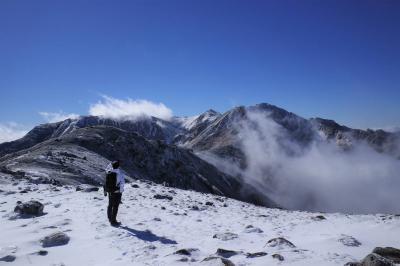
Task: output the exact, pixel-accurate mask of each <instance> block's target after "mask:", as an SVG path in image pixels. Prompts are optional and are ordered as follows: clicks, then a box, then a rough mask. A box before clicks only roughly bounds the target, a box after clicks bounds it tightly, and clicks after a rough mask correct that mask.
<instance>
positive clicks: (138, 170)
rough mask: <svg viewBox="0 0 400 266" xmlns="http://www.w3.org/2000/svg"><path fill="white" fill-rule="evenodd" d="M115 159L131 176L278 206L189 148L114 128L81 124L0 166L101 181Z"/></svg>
mask: <svg viewBox="0 0 400 266" xmlns="http://www.w3.org/2000/svg"><path fill="white" fill-rule="evenodd" d="M115 159H120V160H121V162H122V164H121V167H122V169H123V170H124V171H126V173H127V174H128V175H129V176H131V177H133V178H140V179H147V180H152V181H154V182H157V183H166V184H168V185H170V186H172V187H178V188H182V189H192V190H196V191H200V192H206V193H212V194H217V195H224V196H227V197H232V198H236V199H240V200H244V201H249V202H253V203H257V204H261V205H265V206H274V203H273V202H272V201H270V200H269V199H268V197H266V196H264V195H262V194H260V193H257V192H256V191H255V190H254V188H252V187H251V186H249V185H246V184H243V183H241V182H239V181H238V180H236V179H235V178H233V177H232V176H229V175H227V174H224V173H222V172H220V171H218V169H216V168H215V167H214V166H212V165H210V164H209V163H207V162H205V161H203V160H201V159H200V158H198V157H197V156H195V155H194V154H193V153H191V152H190V151H188V150H186V149H182V148H179V147H177V146H173V145H168V144H166V143H164V142H162V141H149V140H147V139H145V138H143V137H142V136H139V135H138V134H136V133H131V132H127V131H124V130H121V129H117V128H115V127H110V126H94V127H92V126H89V127H84V128H79V129H76V130H74V131H72V132H70V133H68V134H65V135H63V136H61V137H59V138H52V139H50V140H47V141H45V142H42V143H40V144H37V145H35V146H34V147H32V148H30V149H28V150H23V151H20V152H17V153H14V154H12V155H7V156H4V157H3V158H2V161H1V162H0V168H1V169H3V172H11V173H24V174H23V175H25V177H26V178H38V177H42V178H48V179H50V178H54V179H56V180H59V181H61V182H63V183H73V184H76V183H91V184H99V183H100V182H102V181H103V179H104V170H103V169H104V167H105V166H106V165H107V164H108V162H109V161H112V160H115Z"/></svg>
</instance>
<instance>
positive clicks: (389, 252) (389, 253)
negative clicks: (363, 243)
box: [372, 247, 400, 263]
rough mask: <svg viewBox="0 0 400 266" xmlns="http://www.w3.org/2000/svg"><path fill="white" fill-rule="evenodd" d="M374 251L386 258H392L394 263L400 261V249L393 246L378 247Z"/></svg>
mask: <svg viewBox="0 0 400 266" xmlns="http://www.w3.org/2000/svg"><path fill="white" fill-rule="evenodd" d="M372 252H373V253H376V254H378V255H380V256H382V257H384V258H386V259H389V260H392V261H393V262H394V263H400V249H397V248H392V247H385V248H382V247H376V248H374V250H373V251H372Z"/></svg>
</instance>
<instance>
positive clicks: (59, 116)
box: [39, 111, 79, 123]
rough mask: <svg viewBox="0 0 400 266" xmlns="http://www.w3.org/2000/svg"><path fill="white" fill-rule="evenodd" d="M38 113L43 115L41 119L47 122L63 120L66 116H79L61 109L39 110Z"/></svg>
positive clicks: (74, 117) (73, 117)
mask: <svg viewBox="0 0 400 266" xmlns="http://www.w3.org/2000/svg"><path fill="white" fill-rule="evenodd" d="M39 114H40V115H41V116H42V117H43V119H44V120H45V121H46V122H49V123H54V122H59V121H63V120H65V119H68V118H71V119H76V118H78V117H79V115H78V114H74V113H71V114H66V113H64V112H62V111H60V112H39Z"/></svg>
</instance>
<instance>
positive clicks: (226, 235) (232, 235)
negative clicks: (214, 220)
mask: <svg viewBox="0 0 400 266" xmlns="http://www.w3.org/2000/svg"><path fill="white" fill-rule="evenodd" d="M238 237H239V236H238V235H237V234H235V233H231V232H225V233H218V234H215V235H214V236H213V238H217V239H219V240H222V241H228V240H232V239H235V238H238Z"/></svg>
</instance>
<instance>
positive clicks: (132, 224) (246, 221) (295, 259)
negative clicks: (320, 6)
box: [0, 177, 400, 266]
mask: <svg viewBox="0 0 400 266" xmlns="http://www.w3.org/2000/svg"><path fill="white" fill-rule="evenodd" d="M1 182H2V183H1V192H0V194H1V198H2V200H1V202H0V212H1V216H0V225H1V228H2V237H1V238H0V259H1V258H4V257H7V258H8V260H10V261H11V262H8V263H6V262H0V264H1V263H2V264H4V265H15V266H20V265H21V266H22V265H88V266H90V265H96V266H100V265H104V266H106V265H107V266H113V265H115V266H117V265H242V266H245V265H326V266H329V265H344V264H345V263H347V262H349V261H358V260H361V259H362V258H364V257H365V256H366V255H367V254H368V253H370V252H371V251H372V250H373V249H374V248H375V247H377V246H394V247H396V245H397V247H398V244H399V242H398V236H399V234H400V231H399V230H400V217H399V216H396V215H379V214H376V215H345V214H340V213H332V214H325V213H310V212H301V211H285V210H279V209H269V208H264V207H257V206H254V205H251V204H248V203H243V202H240V201H236V200H233V199H229V198H225V197H220V196H215V195H210V194H203V193H198V192H193V191H187V190H180V189H175V188H170V187H164V186H162V185H157V184H154V183H149V182H141V181H134V182H133V183H132V184H130V185H127V187H126V191H125V193H124V194H123V199H122V202H123V203H122V205H121V206H120V212H119V215H118V218H119V220H120V221H121V222H122V226H121V227H119V228H115V227H111V226H110V225H109V224H108V221H107V218H106V213H105V212H106V206H107V199H106V198H105V197H104V196H103V195H102V192H101V191H97V192H82V191H76V190H75V187H71V186H63V187H61V186H53V185H49V184H39V185H37V184H32V183H29V182H27V181H18V180H16V179H15V178H12V179H10V178H8V177H2V180H1ZM155 195H168V196H169V197H170V198H169V199H157V198H155ZM29 200H37V201H40V202H42V203H43V204H44V215H42V216H38V217H23V218H21V217H18V216H17V215H16V213H14V212H13V209H14V207H15V205H16V202H17V201H22V202H26V201H29ZM54 232H63V233H65V234H66V235H67V236H68V237H69V241H68V243H66V244H65V243H64V244H63V245H59V246H55V247H43V244H42V243H41V242H40V240H41V239H43V238H44V237H45V236H47V235H49V234H52V233H54ZM279 237H282V238H284V239H285V240H287V241H285V240H282V239H280V238H279ZM288 241H289V242H288ZM224 257H225V258H224ZM281 259H282V261H281Z"/></svg>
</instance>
